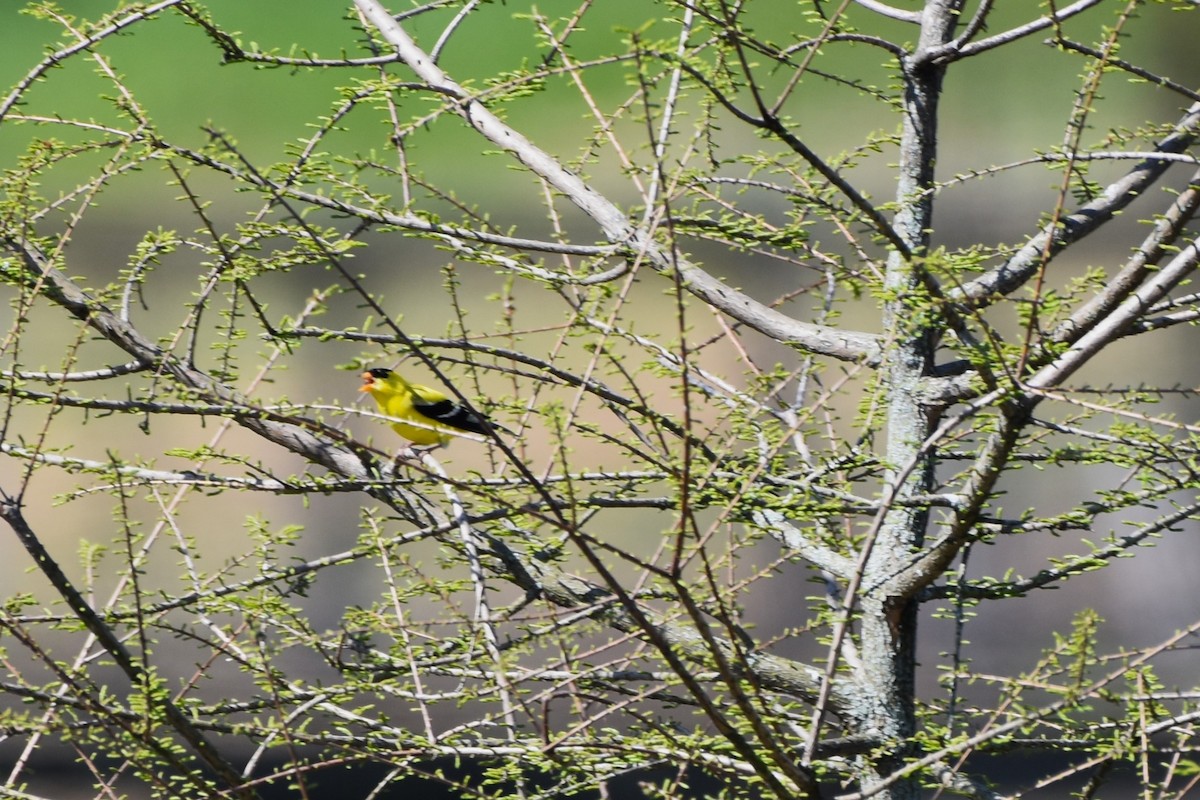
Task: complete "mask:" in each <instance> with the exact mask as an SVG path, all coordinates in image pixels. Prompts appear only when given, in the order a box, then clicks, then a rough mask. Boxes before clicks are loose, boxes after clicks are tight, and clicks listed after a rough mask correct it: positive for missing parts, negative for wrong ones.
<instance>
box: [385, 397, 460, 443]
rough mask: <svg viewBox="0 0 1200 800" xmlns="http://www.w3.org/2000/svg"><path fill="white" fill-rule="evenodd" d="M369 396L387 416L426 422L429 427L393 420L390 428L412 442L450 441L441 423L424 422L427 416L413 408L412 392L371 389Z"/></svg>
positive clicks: (424, 423) (423, 423)
mask: <svg viewBox="0 0 1200 800" xmlns="http://www.w3.org/2000/svg"><path fill="white" fill-rule="evenodd" d="M371 396H372V397H374V398H375V402H376V403H378V404H379V410H380V411H381V412H382V413H384V414H386V415H387V416H389V417H395V418H396V419H413V420H415V419H420V420H421V423H422V425H426V424H428V425H429V426H430V427H418V426H416V425H409V424H407V423H404V422H393V423H392V430H394V431H395V432H396V433H398V434H400V435H401V436H403V437H404V438H405V439H408V440H409V441H410V442H412V443H413V444H420V445H429V444H446V443H447V442H449V441H450V437H449V436H447V435H446V434H445V433H444V431H445V428H443V427H442V426H441V425H435V424H433V421H432V420H429V422H428V423H426V421H425V420H426V419H428V418H427V417H424V415H422V414H419V413H418V412H417V411H416V410H415V409H414V408H413V401H412V393H411V392H406V391H400V392H378V391H372V392H371Z"/></svg>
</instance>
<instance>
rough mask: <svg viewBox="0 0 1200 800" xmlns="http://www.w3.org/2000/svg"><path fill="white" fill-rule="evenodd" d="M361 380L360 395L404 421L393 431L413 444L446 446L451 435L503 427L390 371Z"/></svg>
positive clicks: (372, 372) (379, 371)
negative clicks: (459, 432)
mask: <svg viewBox="0 0 1200 800" xmlns="http://www.w3.org/2000/svg"><path fill="white" fill-rule="evenodd" d="M362 379H363V385H362V387H361V388H360V389H359V391H360V392H367V393H369V394H370V395H371V396H372V397H374V398H375V402H376V403H378V404H379V410H380V412H381V413H383V414H386V415H387V416H389V417H394V418H396V419H399V420H405V421H404V422H394V423H392V430H394V431H395V432H396V433H398V434H400V435H401V436H403V437H404V438H405V439H408V440H409V441H410V442H412V443H413V444H419V445H439V444H440V445H444V444H447V443H448V442H449V441H450V438H451V435H452V434H451V433H450V432H451V431H467V432H470V433H482V434H487V433H488V431H490V430H491V429H492V428H499V427H500V426H498V425H496V424H495V423H493V422H491V421H489V420H488V418H487V417H485V416H483V415H482V414H479V413H477V412H475V411H472V410H471V409H469V408H467V407H465V406H463V405H460V404H458V403H456V402H454V401H453V400H451V399H450V398H449V397H447V396H446V395H445V394H443V393H442V392H439V391H438V390H437V389H430V388H429V387H428V386H422V385H420V384H419V383H409V382H408V381H406V380H404V378H401V377H400V376H399V375H398V374H397V373H395V372H393V371H392V370H390V369H384V368H383V367H377V368H375V369H372V370H368V371H366V372H364V373H363V374H362ZM410 423H411V424H410Z"/></svg>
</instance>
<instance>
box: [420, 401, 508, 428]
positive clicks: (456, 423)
mask: <svg viewBox="0 0 1200 800" xmlns="http://www.w3.org/2000/svg"><path fill="white" fill-rule="evenodd" d="M413 408H414V409H416V410H417V411H418V412H420V413H422V414H424V415H425V416H427V417H429V418H430V419H432V420H436V421H437V422H439V423H440V424H442V425H445V426H446V427H448V428H457V429H458V430H460V431H470V432H471V433H482V434H486V433H487V432H488V430H489V423H488V420H487V417H485V416H483V415H482V414H476V413H475V412H474V411H472V410H470V409H469V408H466V407H465V406H461V405H459V404H458V403H456V402H454V401H453V400H449V399H446V400H434V401H430V400H427V399H426V398H424V397H421V395H419V394H417V393H415V392H414V393H413Z"/></svg>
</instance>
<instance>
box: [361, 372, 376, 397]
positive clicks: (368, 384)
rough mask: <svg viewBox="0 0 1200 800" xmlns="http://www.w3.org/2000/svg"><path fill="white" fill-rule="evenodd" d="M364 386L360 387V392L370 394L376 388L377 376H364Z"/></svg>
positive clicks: (367, 373)
mask: <svg viewBox="0 0 1200 800" xmlns="http://www.w3.org/2000/svg"><path fill="white" fill-rule="evenodd" d="M362 379H363V385H362V386H360V387H358V390H359V391H360V392H369V391H371V389H372V388H373V387H374V386H375V376H374V375H372V374H371V373H369V372H364V373H363V374H362Z"/></svg>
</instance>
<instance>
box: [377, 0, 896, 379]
mask: <svg viewBox="0 0 1200 800" xmlns="http://www.w3.org/2000/svg"><path fill="white" fill-rule="evenodd" d="M355 5H356V6H358V9H359V11H361V12H362V14H363V16H364V17H365V18H366V20H367V21H368V22H369V23H370V24H371V25H373V26H374V27H375V28H376V29H377V30H378V31H379V33H380V35H382V36H383V38H384V39H385V40H386V41H387V42H388V43H389V44H390V45H392V46H393V47H395V48H396V51H397V54H398V55H399V56H400V59H401V60H402V61H404V63H405V64H407V65H408V67H409V68H410V69H411V70H412V71H413V72H415V73H416V74H417V76H418V77H420V78H421V80H423V81H425V83H427V84H428V85H429V87H430V88H432V89H434V90H435V91H437V92H438V93H439V94H442V95H444V96H446V97H449V98H451V99H452V100H453V101H454V102H455V104H456V111H457V112H458V114H459V115H460V116H461V117H462V118H463V119H464V120H466V122H467V124H468V125H470V126H471V127H472V128H474V129H475V130H476V131H478V132H479V133H480V134H481V135H483V136H484V137H485V138H486V139H487V140H488V141H489V142H491V143H492V144H494V145H496V146H497V147H500V148H502V149H503V150H505V151H506V152H508V153H510V154H512V155H513V156H514V157H515V158H516V159H517V160H518V161H520V162H521V163H522V164H524V165H525V166H526V167H527V168H528V169H529V170H530V171H531V172H533V173H534V174H535V175H537V176H538V177H540V178H542V179H543V180H545V181H546V182H547V183H549V184H550V185H551V186H553V187H554V188H555V189H556V190H558V191H560V192H562V193H563V194H564V195H566V196H567V197H568V198H569V199H570V200H571V202H573V203H574V204H575V205H576V206H578V207H579V208H580V209H581V210H582V211H583V212H584V213H585V214H587V215H588V216H589V217H591V219H592V220H593V221H594V222H595V223H596V224H597V225H598V226H599V227H600V229H601V231H603V233H604V237H605V238H606V239H607V240H608V241H610V242H612V243H613V244H616V245H618V246H620V247H621V248H623V249H624V250H625V252H626V253H627V254H628V257H630V258H638V259H643V260H644V261H645V262H646V263H647V264H649V265H650V266H651V267H652V268H653V269H655V270H656V271H658V272H661V273H664V274H668V275H675V274H678V277H679V279H680V282H681V283H682V285H683V286H684V288H686V289H687V290H688V291H689V292H691V293H692V294H693V295H695V296H696V297H698V298H700V299H701V300H703V301H704V302H706V303H708V304H709V305H711V306H713V307H714V308H716V309H718V310H720V311H722V312H723V313H725V314H728V315H729V316H730V317H732V318H734V319H736V320H738V321H739V322H741V323H743V324H745V325H748V326H749V327H751V328H754V329H755V330H757V331H759V332H760V333H763V334H766V335H767V336H770V337H771V338H773V339H775V340H777V341H780V342H784V343H786V344H790V345H793V346H795V347H798V348H800V349H802V350H805V351H808V352H812V353H817V354H820V355H827V356H830V357H833V358H837V359H840V360H843V361H855V362H863V363H866V364H871V365H874V364H877V363H879V359H880V344H879V339H878V337H877V336H875V335H873V334H868V333H863V332H861V331H844V330H839V329H837V328H831V327H827V326H824V325H814V324H812V323H809V322H802V321H800V320H796V319H793V318H792V317H789V316H788V315H786V314H783V313H781V312H779V311H776V310H775V309H773V308H771V307H770V306H767V305H765V304H763V303H760V302H759V301H758V300H755V299H754V298H752V297H750V296H749V295H747V294H745V293H744V292H741V291H738V290H737V289H734V288H733V287H731V286H728V285H726V284H725V283H723V282H721V281H720V280H718V279H717V278H715V277H713V276H712V275H710V274H709V273H707V272H705V271H704V270H702V269H700V268H699V267H697V266H696V265H695V264H692V263H691V262H689V261H687V260H686V259H683V258H682V257H679V256H677V255H676V254H674V253H670V252H668V251H665V250H664V249H663V247H662V246H661V245H659V244H658V243H657V242H655V241H654V238H653V236H652V235H651V232H650V230H648V229H646V228H643V227H636V226H634V225H633V224H631V223H630V221H629V219H628V218H627V217H626V215H625V214H624V213H623V212H622V211H621V209H619V208H618V207H617V206H616V205H614V204H613V203H612V202H611V201H609V200H608V199H607V198H606V197H604V196H603V195H601V194H600V193H599V192H597V191H596V190H594V189H593V188H592V187H590V186H588V185H587V183H586V182H585V181H584V180H583V179H581V178H580V177H579V176H578V175H575V174H574V173H572V172H571V171H570V170H568V169H567V168H566V167H564V166H563V165H562V164H561V163H559V162H558V160H557V159H555V158H554V157H553V156H551V155H550V154H549V153H547V152H546V151H544V150H542V149H541V148H539V147H537V145H535V144H533V142H531V141H529V139H527V138H526V137H525V136H524V135H523V134H521V133H520V132H519V131H517V130H515V129H513V128H511V127H509V126H508V125H507V124H505V123H504V122H503V121H501V120H500V118H499V117H497V116H496V115H495V114H493V113H492V112H491V111H489V110H488V109H487V108H486V107H485V106H484V105H483V103H481V102H479V101H478V100H476V99H474V98H473V97H472V96H471V94H470V93H469V92H467V91H466V90H465V89H464V88H463V87H462V86H460V85H459V84H458V83H456V82H455V81H454V80H452V79H451V78H450V77H449V76H448V75H447V74H446V73H445V72H443V71H442V69H441V68H440V67H438V66H437V64H435V63H434V61H433V59H432V58H431V57H430V56H429V55H428V54H427V53H426V52H425V51H423V50H422V49H421V48H420V47H418V46H417V44H416V42H414V41H413V39H412V38H411V37H410V36H409V35H408V34H407V33H406V32H405V31H404V29H403V28H402V27H400V24H399V23H398V22H396V20H395V19H393V18H392V15H391V14H390V13H389V12H388V11H387V9H385V8H384V7H383V6H382V5H380V4H379V3H378V2H376V0H355Z"/></svg>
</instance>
